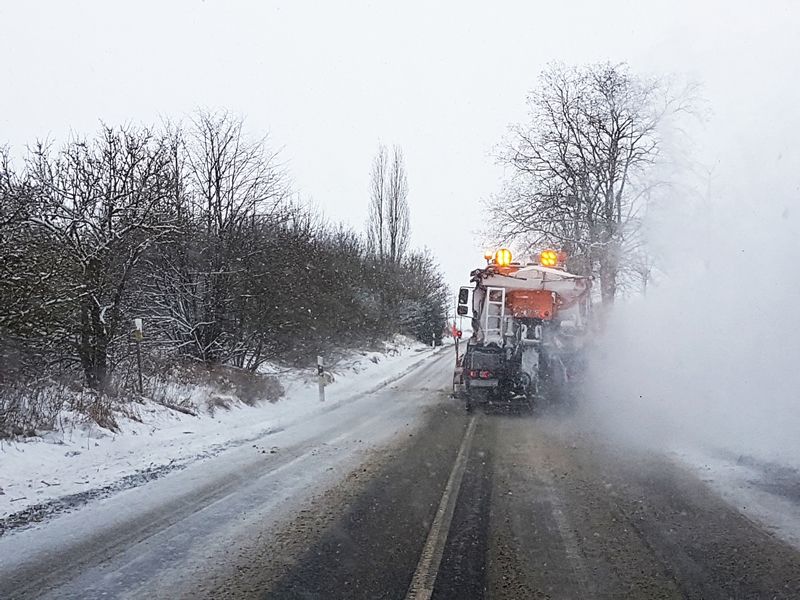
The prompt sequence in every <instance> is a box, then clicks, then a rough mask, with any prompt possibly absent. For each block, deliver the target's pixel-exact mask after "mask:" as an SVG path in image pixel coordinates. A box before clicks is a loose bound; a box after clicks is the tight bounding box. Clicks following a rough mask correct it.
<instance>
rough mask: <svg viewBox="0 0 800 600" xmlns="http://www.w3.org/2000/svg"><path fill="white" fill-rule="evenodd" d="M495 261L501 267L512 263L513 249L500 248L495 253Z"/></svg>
mask: <svg viewBox="0 0 800 600" xmlns="http://www.w3.org/2000/svg"><path fill="white" fill-rule="evenodd" d="M494 262H495V263H497V265H498V266H500V267H507V266H508V265H510V264H511V250H509V249H508V248H500V250H498V251H497V252H495V253H494Z"/></svg>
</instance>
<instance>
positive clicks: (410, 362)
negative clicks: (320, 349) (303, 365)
mask: <svg viewBox="0 0 800 600" xmlns="http://www.w3.org/2000/svg"><path fill="white" fill-rule="evenodd" d="M448 348H449V347H446V348H441V349H437V350H435V351H434V350H433V349H431V348H429V347H426V346H424V345H422V344H419V343H416V342H410V341H408V340H405V339H396V340H395V341H394V342H393V343H392V344H390V345H388V346H387V348H386V350H385V351H384V352H357V353H353V354H351V355H350V356H349V357H348V358H347V359H344V360H342V361H340V362H339V363H338V364H337V365H335V366H334V367H333V373H334V381H333V383H331V384H329V385H328V386H327V388H326V401H325V402H324V403H321V402H319V399H318V391H317V384H316V378H315V377H313V375H312V374H310V373H309V372H288V373H287V372H284V373H283V374H282V375H281V376H280V377H279V378H280V380H281V384H282V385H283V386H284V389H285V394H284V396H283V397H281V398H280V400H279V401H277V402H274V403H270V402H262V403H257V404H256V405H255V406H252V407H251V406H246V405H243V404H240V403H237V404H234V405H233V406H232V407H231V408H230V409H229V410H220V409H217V410H215V411H213V412H212V413H209V412H208V411H202V412H199V413H198V415H197V416H192V415H187V414H185V413H182V412H178V411H175V410H171V409H169V408H166V407H164V406H163V405H160V404H155V403H146V404H143V405H139V406H138V407H137V409H138V410H137V417H138V419H140V421H141V422H138V421H136V420H131V419H126V418H121V417H118V418H117V421H118V425H119V429H120V431H119V433H116V434H114V433H111V432H109V431H106V430H102V429H100V428H99V427H97V426H96V425H95V426H92V427H87V426H84V427H78V426H70V427H68V428H64V429H63V430H60V431H56V432H47V433H46V434H43V435H41V436H39V437H35V438H28V439H26V440H18V441H13V442H5V441H4V442H3V444H2V447H0V535H2V534H3V533H6V532H8V531H11V530H13V529H16V528H19V527H24V526H27V525H30V524H32V523H36V522H41V521H43V520H45V519H47V518H49V517H50V516H52V515H55V514H58V513H61V512H64V511H68V510H71V509H72V508H74V507H76V506H80V505H82V504H85V503H86V502H88V501H90V500H93V499H97V498H103V497H107V496H109V495H111V494H114V493H116V492H118V491H121V490H123V489H128V488H131V487H136V486H139V485H143V484H145V483H147V482H148V481H150V480H153V479H157V478H159V477H162V476H163V475H166V474H167V473H169V472H171V471H174V470H177V469H182V468H184V467H186V466H188V465H189V464H192V463H194V462H197V461H200V460H203V459H206V458H210V457H212V456H216V455H218V454H220V453H221V452H224V451H225V450H227V449H230V448H235V447H239V446H242V445H244V444H248V443H253V442H255V441H257V440H261V443H260V444H259V446H258V448H259V450H260V451H261V452H264V453H267V452H271V451H273V448H271V447H268V446H267V445H266V444H263V438H264V437H267V436H269V435H270V434H271V433H277V432H279V431H284V430H286V429H288V428H291V427H293V426H295V425H298V424H301V423H302V422H303V421H304V420H305V419H306V418H308V417H309V416H311V415H314V414H318V413H320V412H325V411H330V410H335V409H336V407H337V406H341V405H343V404H345V403H348V402H351V401H354V400H355V399H357V398H358V397H361V396H363V395H365V394H369V393H372V392H374V391H375V390H377V389H380V388H382V387H385V386H387V385H390V384H391V383H392V382H394V381H396V380H397V379H399V378H400V377H402V376H403V375H405V374H406V373H408V372H410V371H412V370H414V369H415V368H416V367H418V366H420V365H421V364H422V363H424V362H426V361H427V360H429V359H430V358H431V357H432V356H434V354H438V353H439V352H441V351H447V349H448ZM262 444H263V445H264V447H263V448H262V447H261V445H262Z"/></svg>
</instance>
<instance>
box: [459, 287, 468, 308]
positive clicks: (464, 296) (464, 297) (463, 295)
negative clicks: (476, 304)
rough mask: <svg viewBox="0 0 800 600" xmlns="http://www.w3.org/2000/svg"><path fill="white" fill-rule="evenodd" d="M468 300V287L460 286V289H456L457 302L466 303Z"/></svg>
mask: <svg viewBox="0 0 800 600" xmlns="http://www.w3.org/2000/svg"><path fill="white" fill-rule="evenodd" d="M468 302H469V288H465V287H462V288H461V289H460V290H458V304H459V305H462V304H464V305H466V304H467V303H468ZM458 314H461V313H458ZM465 314H466V313H465Z"/></svg>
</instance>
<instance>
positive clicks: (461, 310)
mask: <svg viewBox="0 0 800 600" xmlns="http://www.w3.org/2000/svg"><path fill="white" fill-rule="evenodd" d="M456 312H457V313H458V316H459V317H463V316H464V315H466V314H468V313H469V308H467V306H466V305H465V304H459V305H458V308H457V309H456Z"/></svg>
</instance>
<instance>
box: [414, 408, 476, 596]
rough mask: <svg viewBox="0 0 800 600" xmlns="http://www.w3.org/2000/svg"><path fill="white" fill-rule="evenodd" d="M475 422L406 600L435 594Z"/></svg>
mask: <svg viewBox="0 0 800 600" xmlns="http://www.w3.org/2000/svg"><path fill="white" fill-rule="evenodd" d="M475 419H476V416H475V415H473V416H472V418H471V419H470V421H469V425H467V431H466V432H465V433H464V439H463V440H462V441H461V447H460V448H459V450H458V455H457V456H456V462H455V464H454V465H453V470H452V471H451V473H450V478H449V479H448V480H447V485H445V486H444V493H443V494H442V499H441V500H440V501H439V508H437V509H436V517H434V519H433V523H432V524H431V530H430V532H428V539H427V540H425V547H424V548H423V549H422V555H421V556H420V559H419V563H417V570H416V571H414V577H413V578H412V579H411V585H410V586H409V588H408V593H407V594H406V600H428V599H429V598H430V597H431V594H433V584H434V583H435V582H436V574H437V573H438V572H439V564H440V563H441V562H442V555H443V554H444V544H445V542H446V541H447V534H448V532H449V531H450V524H451V523H452V521H453V512H454V510H455V507H456V500H457V499H458V490H459V488H460V487H461V480H462V479H463V478H464V471H465V470H466V468H467V457H468V456H469V449H470V447H471V446H472V438H473V436H474V433H475Z"/></svg>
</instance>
